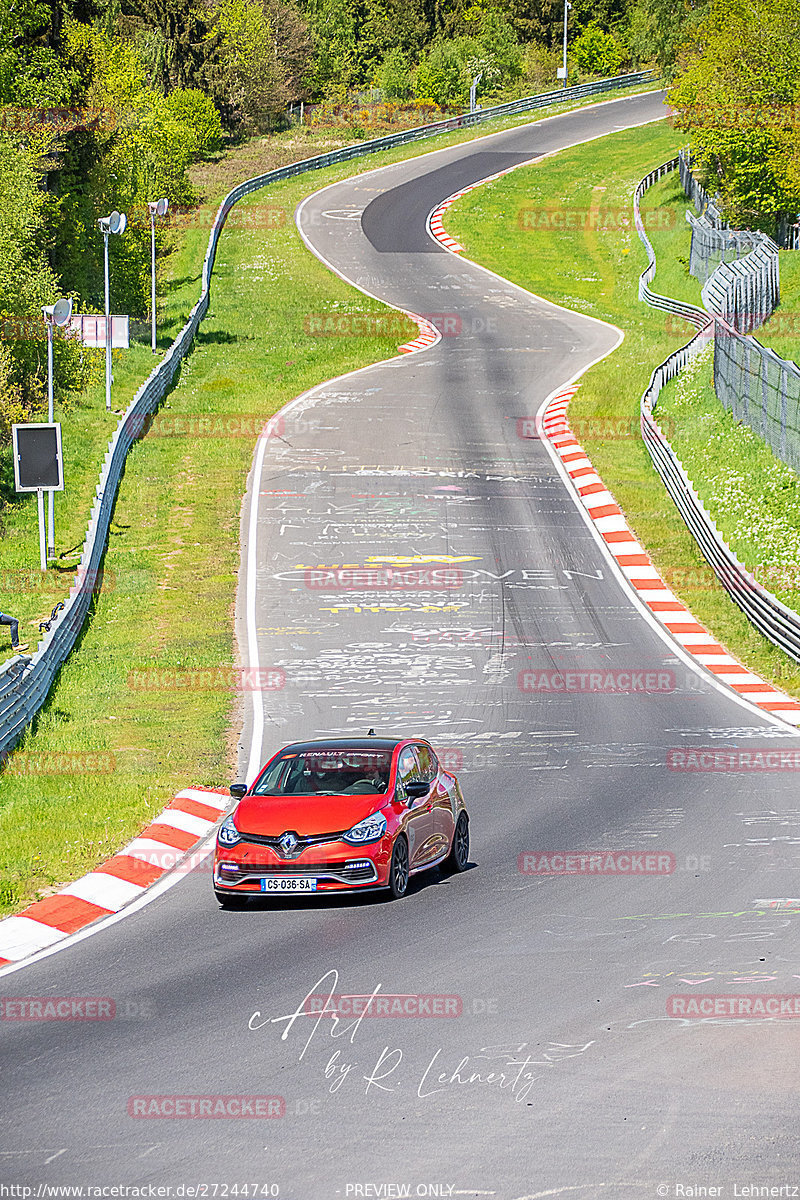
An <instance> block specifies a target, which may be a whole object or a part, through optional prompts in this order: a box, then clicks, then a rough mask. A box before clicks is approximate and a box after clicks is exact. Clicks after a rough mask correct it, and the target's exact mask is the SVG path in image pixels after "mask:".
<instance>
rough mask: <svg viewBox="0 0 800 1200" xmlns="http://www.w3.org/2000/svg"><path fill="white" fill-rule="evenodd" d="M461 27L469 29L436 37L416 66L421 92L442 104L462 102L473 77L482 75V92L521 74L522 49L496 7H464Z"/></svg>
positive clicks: (419, 91) (423, 95) (417, 82)
mask: <svg viewBox="0 0 800 1200" xmlns="http://www.w3.org/2000/svg"><path fill="white" fill-rule="evenodd" d="M460 27H461V28H466V29H468V30H469V31H470V32H469V33H468V34H466V35H463V34H462V35H461V36H457V37H452V38H444V37H440V38H437V39H436V40H435V41H434V43H433V45H432V46H431V48H430V50H429V51H428V53H427V54H426V55H423V57H422V58H421V59H420V63H419V67H418V68H417V75H416V84H415V90H416V93H417V95H418V96H420V97H425V98H430V99H432V100H435V101H436V103H437V104H440V105H454V104H462V103H464V101H465V100H466V98H467V96H468V95H469V88H470V84H471V82H472V80H473V79H474V78H475V77H476V76H477V75H480V82H479V85H478V92H479V94H482V95H483V94H485V93H486V92H491V91H492V90H494V89H496V88H498V87H500V86H501V85H503V84H505V83H508V82H510V81H511V80H513V79H516V78H518V77H519V75H520V74H521V71H522V51H521V49H520V46H519V43H518V42H517V38H516V35H515V33H514V30H513V28H512V26H511V25H510V23H509V22H508V21H507V20H506V18H505V17H504V16H503V14H502V13H501V12H500V11H499V10H498V9H496V8H488V7H483V6H481V5H479V4H472V5H470V7H469V8H468V9H466V10H464V11H463V13H462V14H461V17H460Z"/></svg>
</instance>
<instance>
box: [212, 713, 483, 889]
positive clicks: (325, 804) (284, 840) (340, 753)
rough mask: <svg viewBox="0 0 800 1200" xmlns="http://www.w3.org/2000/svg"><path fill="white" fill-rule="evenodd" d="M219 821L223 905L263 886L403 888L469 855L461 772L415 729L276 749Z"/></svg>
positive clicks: (454, 867)
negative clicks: (448, 767) (411, 733)
mask: <svg viewBox="0 0 800 1200" xmlns="http://www.w3.org/2000/svg"><path fill="white" fill-rule="evenodd" d="M231 795H233V796H237V797H239V803H238V805H237V806H236V808H235V809H234V811H233V812H232V813H231V815H230V816H228V817H226V818H225V820H224V821H223V822H222V824H221V825H220V827H219V830H218V831H217V845H216V850H215V855H214V892H215V894H216V897H217V899H218V900H219V902H220V904H221V905H222V906H223V908H232V907H236V906H237V905H239V904H241V902H242V901H243V900H245V899H246V898H247V897H252V896H256V895H279V894H282V895H292V896H303V895H307V894H309V893H312V892H314V893H319V892H341V891H370V890H372V889H374V888H387V889H388V891H389V894H390V895H391V896H392V897H394V898H399V897H401V896H403V895H404V894H405V892H406V890H407V888H408V880H409V876H411V875H414V874H415V873H416V872H417V871H422V870H424V869H425V868H427V867H434V866H437V865H438V864H440V863H441V864H443V866H444V867H445V868H446V869H448V870H451V871H463V870H465V869H466V867H467V864H468V862H469V817H468V816H467V810H466V808H465V806H464V799H463V797H462V795H461V788H460V787H459V785H458V780H457V779H456V777H455V775H452V774H451V773H450V772H449V771H445V770H444V768H443V767H442V766H441V764H440V763H439V761H438V759H437V757H436V754H435V753H434V750H433V748H432V747H431V746H430V744H429V743H428V742H425V741H422V740H420V739H417V738H380V737H375V736H368V737H365V738H343V739H341V740H326V741H313V742H296V743H294V745H291V746H286V747H284V749H283V750H279V751H278V753H277V754H276V755H274V756H273V757H272V758H271V759H270V760H269V762H268V763H267V765H266V766H265V767H264V768H263V770H262V771H261V773H260V775H259V776H258V778H257V779H256V781H255V782H254V783H253V784H252V786H251V787H249V788H248V787H246V786H245V784H243V783H237V784H234V785H233V787H232V788H231Z"/></svg>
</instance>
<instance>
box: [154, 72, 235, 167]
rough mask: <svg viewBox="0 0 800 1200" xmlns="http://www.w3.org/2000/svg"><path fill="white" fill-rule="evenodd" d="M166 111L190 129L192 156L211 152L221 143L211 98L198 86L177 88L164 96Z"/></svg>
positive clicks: (220, 134)
mask: <svg viewBox="0 0 800 1200" xmlns="http://www.w3.org/2000/svg"><path fill="white" fill-rule="evenodd" d="M165 107H166V110H167V112H168V113H169V114H170V115H171V116H172V117H174V118H175V119H176V120H177V121H178V122H180V123H181V124H182V125H184V127H185V128H187V129H190V130H191V131H192V135H193V136H192V143H193V144H192V146H191V152H192V156H193V157H198V156H202V155H205V154H213V153H214V151H215V150H219V148H220V146H221V145H222V123H221V121H220V118H219V113H218V112H217V110H216V108H215V107H214V105H213V103H212V101H211V99H210V98H209V97H208V96H206V95H204V94H203V92H201V91H200V90H199V88H177V89H176V90H175V91H174V92H170V93H169V95H168V96H167V97H166V101H165Z"/></svg>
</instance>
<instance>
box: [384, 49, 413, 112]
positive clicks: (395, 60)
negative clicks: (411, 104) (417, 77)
mask: <svg viewBox="0 0 800 1200" xmlns="http://www.w3.org/2000/svg"><path fill="white" fill-rule="evenodd" d="M375 86H376V87H379V88H380V89H381V91H382V92H383V95H384V98H385V99H386V100H405V99H406V97H407V96H410V95H411V87H412V80H411V70H410V68H409V65H408V60H407V58H406V56H405V54H403V52H402V50H390V51H389V53H388V54H387V55H386V57H385V58H384V60H383V62H382V63H381V65H380V66H379V67H378V70H377V72H376V74H375Z"/></svg>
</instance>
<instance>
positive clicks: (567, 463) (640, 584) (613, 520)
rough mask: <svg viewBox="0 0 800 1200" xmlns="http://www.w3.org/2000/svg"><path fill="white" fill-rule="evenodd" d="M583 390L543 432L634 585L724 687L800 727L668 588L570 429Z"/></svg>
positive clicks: (787, 701) (798, 708) (779, 695)
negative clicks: (574, 406)
mask: <svg viewBox="0 0 800 1200" xmlns="http://www.w3.org/2000/svg"><path fill="white" fill-rule="evenodd" d="M577 390H578V388H577V385H575V386H571V387H566V388H563V389H562V390H561V391H560V392H557V393H556V395H555V396H553V399H552V400H551V401H550V403H549V404H548V406H547V408H546V409H545V411H544V413H543V414H542V416H541V424H540V430H539V432H540V435H541V436H544V437H547V439H548V441H549V442H550V444H551V445H552V446H553V448H554V449H555V451H556V453H557V454H558V456H559V458H560V459H561V462H562V464H563V466H564V468H565V470H566V472H567V474H568V475H569V477H570V479H571V480H572V482H573V484H574V486H575V490H576V492H577V494H578V496H579V497H580V500H581V502H582V503H583V506H584V508H585V509H586V511H587V513H588V515H589V516H590V517H591V519H592V521H593V522H594V525H595V527H596V529H597V531H598V532H599V534H600V535H601V537H602V538H603V540H604V541H605V543H606V547H607V549H608V551H609V553H610V554H611V555H612V557H613V558H614V559H615V561H616V563H617V565H618V566H619V569H620V570H621V571H622V573H623V575H624V576H625V577H626V578H627V580H628V582H629V584H630V586H631V587H632V588H634V589H635V590H636V592H637V593H638V595H639V597H640V598H641V600H643V601H644V603H645V604H646V605H647V607H648V609H649V610H650V612H651V613H652V615H653V616H654V617H655V619H656V620H657V621H658V622H659V623H660V624H661V625H662V626H663V627H664V629H666V630H667V631H668V632H669V634H670V635H671V636H672V637H673V638H674V639H675V641H676V642H678V644H679V645H680V646H682V647H683V649H684V650H685V651H686V652H687V653H688V654H691V655H692V657H693V658H695V659H696V660H697V661H698V662H699V663H701V665H702V666H704V667H705V668H706V670H708V671H710V672H711V673H712V674H713V675H714V676H715V677H716V678H717V680H718V681H719V682H721V683H724V684H726V685H727V686H728V687H729V688H731V689H732V690H733V691H734V692H736V693H737V695H738V696H740V697H741V698H742V699H743V700H747V701H749V702H750V703H751V704H754V705H755V706H756V707H757V708H760V709H762V710H763V711H764V712H767V713H770V714H773V715H774V716H777V717H780V718H781V719H782V720H784V721H786V722H787V723H788V724H790V725H795V726H800V703H798V701H797V700H795V699H794V698H793V697H792V696H787V694H786V693H785V692H782V691H780V689H779V688H776V687H774V686H773V685H772V684H771V683H767V681H766V680H765V679H762V678H761V677H760V676H759V675H755V674H754V673H753V672H752V671H749V670H748V669H747V667H744V666H742V664H741V663H740V662H737V660H736V659H735V658H734V657H733V656H732V655H731V654H728V652H727V650H725V648H724V647H723V646H721V645H720V644H719V642H718V641H717V640H716V638H715V637H713V635H712V634H710V633H709V632H708V630H707V629H706V628H705V626H704V625H701V623H700V622H699V621H698V620H697V619H696V617H695V616H694V615H693V613H691V612H690V611H689V609H688V608H687V607H686V605H685V604H682V603H681V601H680V600H679V599H678V597H677V596H675V595H674V594H673V592H671V591H670V589H669V588H668V587H667V585H666V583H664V581H663V579H662V578H661V576H660V575H659V573H658V571H657V570H656V568H655V567H654V566H653V563H652V561H651V559H650V557H649V555H648V554H647V553H646V552H645V550H644V549H643V547H642V546H641V544H640V543H639V542H638V541H637V540H636V537H635V536H634V534H633V531H632V530H631V528H630V526H629V525H628V523H627V521H626V520H625V517H624V516H623V515H622V510H621V509H620V507H619V505H618V504H617V502H616V500H615V499H614V497H613V496H612V495H611V493H610V492H609V491H608V489H607V488H606V485H605V484H604V483H603V481H602V479H601V478H600V476H599V475H598V474H597V472H596V471H595V469H594V467H593V466H592V464H591V461H590V459H589V457H588V455H587V454H586V451H585V450H584V449H583V447H582V446H581V444H580V442H579V441H578V439H577V438H576V437H575V436H574V434H573V432H572V430H571V429H570V427H569V424H568V421H567V416H566V413H567V406H568V404H569V402H570V400H571V399H572V397H573V396H574V395H575V392H576V391H577Z"/></svg>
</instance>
